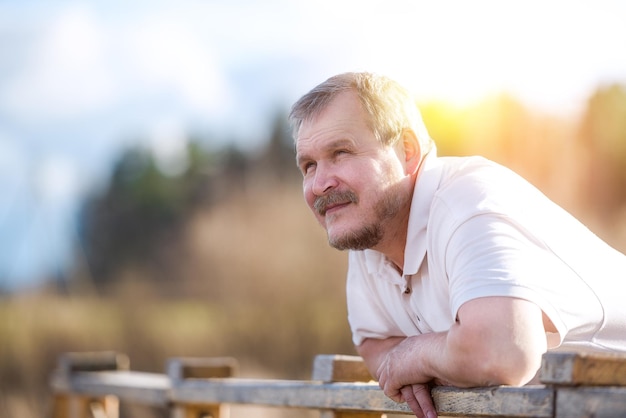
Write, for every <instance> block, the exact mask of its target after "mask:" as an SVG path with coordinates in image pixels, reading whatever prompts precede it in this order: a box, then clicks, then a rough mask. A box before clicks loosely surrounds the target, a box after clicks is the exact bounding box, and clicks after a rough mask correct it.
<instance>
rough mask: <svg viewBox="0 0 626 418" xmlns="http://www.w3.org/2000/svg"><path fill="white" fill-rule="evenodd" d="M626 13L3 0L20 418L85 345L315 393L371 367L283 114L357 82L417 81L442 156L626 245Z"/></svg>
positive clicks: (5, 198)
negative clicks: (476, 162)
mask: <svg viewBox="0 0 626 418" xmlns="http://www.w3.org/2000/svg"><path fill="white" fill-rule="evenodd" d="M625 17H626V3H624V2H620V1H619V0H614V1H611V0H593V1H591V0H589V1H576V0H574V1H571V0H570V1H551V2H543V1H538V0H537V1H525V2H516V3H513V2H499V1H495V0H493V1H486V0H478V1H473V2H464V1H446V0H444V1H437V2H434V1H420V0H384V1H382V0H362V1H341V0H316V1H297V2H296V1H287V0H266V1H263V2H257V1H252V0H234V1H228V2H226V1H217V0H213V1H211V0H210V1H199V0H198V1H194V0H180V1H175V2H174V1H164V0H152V1H141V0H140V1H134V2H122V1H116V0H113V1H110V0H109V1H102V0H94V1H91V2H84V1H61V0H59V1H49V2H43V1H34V0H33V1H30V0H28V1H17V0H3V1H2V0H0V416H2V417H11V418H12V417H20V418H31V417H32V418H34V417H41V416H45V415H46V413H47V412H48V410H49V404H50V395H49V392H48V388H47V385H48V377H49V375H50V373H51V372H52V370H53V369H54V367H55V363H56V360H57V358H58V356H59V354H60V353H62V352H66V351H90V350H116V351H120V352H124V353H126V354H128V355H129V356H130V360H131V368H132V369H135V370H142V371H150V372H163V371H164V367H165V362H166V360H167V359H168V358H170V357H180V356H200V357H209V356H233V357H236V358H237V359H238V360H239V362H240V364H241V369H240V374H241V375H242V376H245V377H268V378H304V379H305V378H307V377H308V376H309V375H310V371H311V364H312V361H313V357H314V356H315V355H316V354H322V353H343V354H354V350H353V348H352V345H351V342H350V335H349V329H348V325H347V320H346V312H345V303H344V298H345V291H344V276H345V270H346V260H345V254H344V253H341V252H338V251H335V250H332V249H330V248H328V246H327V243H326V237H325V234H324V232H323V231H322V230H321V228H319V227H318V226H317V224H316V223H315V221H314V219H313V217H312V216H311V215H310V214H309V213H308V212H307V209H306V207H305V205H304V201H303V199H302V196H301V179H300V175H299V173H298V171H297V169H296V167H295V163H294V155H293V143H292V139H291V136H290V132H289V130H288V126H287V122H286V116H287V113H288V110H289V107H290V105H291V104H292V103H293V102H294V101H295V100H297V98H298V97H300V96H301V95H302V94H304V93H305V92H306V91H308V90H309V89H310V88H312V87H313V86H315V85H316V84H318V83H319V82H321V81H323V80H325V79H326V78H328V77H329V76H331V75H334V74H336V73H339V72H344V71H360V70H367V71H373V72H379V73H383V74H387V75H389V76H391V77H393V78H395V79H397V80H398V81H400V82H401V83H403V84H405V85H406V86H407V87H408V88H410V89H411V90H412V91H414V92H415V94H416V101H417V102H418V104H419V105H420V108H421V109H422V112H423V116H424V119H425V120H426V123H427V125H428V127H429V130H430V132H431V135H432V136H433V138H435V140H436V141H437V143H438V147H439V153H440V154H441V155H469V154H482V155H485V156H487V157H489V158H492V159H494V160H496V161H498V162H500V163H502V164H505V165H507V166H509V167H510V168H512V169H514V170H516V171H517V172H519V173H520V174H522V175H524V176H525V177H526V178H528V179H529V180H530V181H531V182H533V183H534V184H535V185H537V186H538V187H539V188H540V189H541V190H543V191H544V192H545V193H546V194H547V195H548V196H550V197H551V198H552V199H553V200H555V201H556V202H557V203H559V204H561V205H562V206H564V207H565V208H566V209H568V210H569V211H570V212H572V213H573V214H574V215H576V216H577V217H578V218H579V219H581V220H582V221H583V222H585V223H586V224H587V225H588V226H589V227H590V228H591V229H592V230H594V231H595V232H596V233H597V234H598V235H600V236H601V237H602V238H604V239H605V240H606V241H608V242H609V243H610V244H611V245H613V246H614V247H616V248H617V249H619V250H620V251H622V252H624V251H626V209H625V208H626V56H625V55H624V51H626V25H624V24H623V22H624V18H625ZM122 412H123V415H124V416H140V417H144V416H145V417H153V416H165V415H163V411H154V410H138V409H132V410H131V409H124V410H123V411H122ZM292 414H293V416H301V413H300V412H295V413H292ZM242 416H251V414H250V412H249V411H248V412H246V413H245V414H244V415H242ZM274 416H275V415H274Z"/></svg>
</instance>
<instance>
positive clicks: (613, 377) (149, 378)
mask: <svg viewBox="0 0 626 418" xmlns="http://www.w3.org/2000/svg"><path fill="white" fill-rule="evenodd" d="M90 356H91V354H90ZM94 358H96V359H98V360H95V361H94V360H93V359H94ZM119 363H120V362H119V361H118V360H116V356H115V355H111V353H109V354H107V355H103V356H95V357H91V359H89V356H87V355H78V356H77V355H73V354H72V355H66V356H63V357H62V360H61V361H60V362H59V367H58V369H57V370H56V372H55V373H54V374H53V375H52V377H51V380H50V385H51V388H52V390H53V392H54V394H55V404H54V406H55V409H54V410H53V414H52V417H53V418H85V417H94V416H96V417H106V418H117V415H116V414H117V410H118V409H119V408H118V406H117V402H118V401H122V402H133V403H139V404H145V405H152V406H160V407H168V408H171V409H170V410H171V411H172V417H173V418H201V417H212V418H225V417H226V416H227V413H228V411H227V409H226V408H227V405H228V404H250V405H259V406H270V407H272V406H274V407H281V408H303V409H315V410H319V411H321V413H322V415H321V416H322V418H374V417H383V416H384V414H397V415H412V412H411V411H410V409H409V408H408V406H407V405H406V404H397V403H395V402H393V401H392V400H390V399H389V398H387V397H386V396H385V395H384V393H383V392H382V391H381V390H380V388H379V387H378V384H377V383H376V382H373V381H371V379H368V381H367V382H354V381H352V382H336V381H335V382H333V381H329V380H345V379H348V378H349V376H352V377H353V378H354V373H355V370H357V373H356V375H357V376H358V375H361V376H363V374H362V373H361V372H362V370H363V369H362V368H363V367H364V365H363V363H362V361H361V359H360V358H359V357H353V356H319V358H316V360H315V364H314V371H313V376H314V377H315V380H311V381H290V380H269V379H239V378H232V377H231V378H226V377H219V378H216V377H214V376H215V375H218V376H224V375H228V371H229V370H230V372H232V373H234V371H235V370H236V363H234V362H233V360H232V359H230V358H226V359H174V360H172V361H170V362H169V363H168V375H167V376H166V375H162V374H152V373H142V372H130V371H125V370H122V371H119V370H114V371H101V370H102V369H107V367H109V366H111V367H119ZM121 363H122V366H123V363H124V361H122V362H121ZM126 364H127V362H126ZM624 364H626V358H624V357H623V356H620V355H618V356H612V355H609V356H605V355H581V354H569V355H568V354H563V353H551V354H550V355H546V356H545V358H544V365H543V368H542V379H544V381H545V380H547V381H548V382H552V384H550V385H547V386H543V385H542V386H525V387H509V386H498V387H489V388H472V389H459V388H452V387H435V388H433V389H432V392H431V393H432V396H433V400H434V402H435V406H436V408H437V411H438V413H439V414H440V415H443V416H451V417H492V418H494V417H501V418H503V417H543V418H549V417H553V418H570V417H571V418H578V417H626V385H622V386H590V385H581V386H570V385H578V384H580V383H581V382H591V383H592V384H593V385H606V384H607V382H615V381H618V382H621V380H620V379H621V378H622V376H623V374H622V373H623V370H624V369H623V367H624ZM107 365H108V366H107ZM359 368H361V372H358V369H359ZM83 370H89V371H83ZM94 370H96V371H94ZM368 377H370V376H369V375H368ZM224 411H226V412H224Z"/></svg>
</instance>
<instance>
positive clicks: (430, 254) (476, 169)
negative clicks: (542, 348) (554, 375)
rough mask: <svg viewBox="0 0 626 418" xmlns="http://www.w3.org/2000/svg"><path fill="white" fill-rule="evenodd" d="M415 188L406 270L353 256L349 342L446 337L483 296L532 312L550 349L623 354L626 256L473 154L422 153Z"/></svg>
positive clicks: (373, 256) (368, 253) (379, 258)
mask: <svg viewBox="0 0 626 418" xmlns="http://www.w3.org/2000/svg"><path fill="white" fill-rule="evenodd" d="M431 154H433V155H429V156H428V157H427V158H426V161H425V162H424V167H423V170H422V172H421V173H420V175H419V177H418V180H417V182H416V185H415V192H414V195H413V200H412V203H411V215H410V218H409V226H408V238H407V243H406V248H405V261H404V268H403V274H399V273H398V272H397V270H396V269H395V268H394V267H393V266H392V265H391V263H390V262H389V261H388V260H387V259H386V257H385V256H384V255H382V253H379V252H377V251H374V250H365V251H351V252H350V254H349V267H348V279H347V296H348V319H349V322H350V326H351V329H352V334H353V341H354V343H355V344H356V345H359V344H360V343H361V342H362V341H363V339H364V338H387V337H392V336H411V335H417V334H422V333H428V332H433V331H434V332H438V331H446V330H448V329H449V328H450V326H451V325H452V324H453V323H454V320H455V318H456V315H457V312H458V310H459V307H460V306H461V305H462V304H464V303H465V302H467V301H469V300H472V299H475V298H480V297H485V296H510V297H516V298H521V299H525V300H529V301H531V302H534V303H535V304H537V305H538V306H539V307H540V308H541V309H542V310H543V312H544V313H545V314H546V315H547V316H548V317H549V318H550V319H551V320H552V322H553V323H554V325H555V327H556V328H557V330H558V334H554V335H548V344H549V348H556V347H557V346H561V347H562V348H567V349H578V348H580V349H594V350H602V351H615V350H617V351H626V297H625V294H626V292H625V291H624V289H625V288H626V256H624V255H623V254H621V253H619V252H618V251H616V250H614V249H613V248H611V247H610V246H608V245H607V244H606V243H604V242H603V241H602V240H600V239H599V238H598V237H597V236H595V235H594V234H593V233H592V232H590V231H589V230H588V229H587V228H586V227H585V226H583V225H582V224H581V223H580V222H579V221H577V220H576V219H574V218H573V217H572V216H571V215H570V214H568V213H567V212H565V211H564V210H563V209H561V208H560V207H559V206H557V205H556V204H555V203H553V202H552V201H550V200H549V199H548V198H547V197H546V196H545V195H543V194H542V193H541V192H540V191H539V190H537V189H536V188H535V187H533V186H532V185H531V184H529V183H528V182H527V181H525V180H524V179H522V178H521V177H520V176H518V175H517V174H515V173H513V172H512V171H510V170H508V169H507V168H505V167H502V166H500V165H498V164H496V163H493V162H491V161H488V160H486V159H484V158H481V157H444V158H438V157H437V156H436V155H434V152H433V153H431Z"/></svg>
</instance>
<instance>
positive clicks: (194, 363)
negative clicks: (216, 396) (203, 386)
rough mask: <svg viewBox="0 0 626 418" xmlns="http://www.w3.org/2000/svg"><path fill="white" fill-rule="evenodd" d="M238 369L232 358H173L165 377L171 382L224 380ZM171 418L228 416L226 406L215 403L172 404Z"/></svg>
mask: <svg viewBox="0 0 626 418" xmlns="http://www.w3.org/2000/svg"><path fill="white" fill-rule="evenodd" d="M238 369H239V364H238V362H237V360H235V359H234V358H232V357H210V358H195V357H182V358H174V359H171V360H169V361H168V363H167V375H168V377H169V378H170V380H171V381H172V382H180V381H183V380H186V379H207V378H226V377H231V376H234V375H235V374H236V373H237V370H238ZM171 415H172V417H173V418H196V417H211V418H227V417H229V416H230V408H229V406H228V405H226V404H224V403H221V402H217V403H210V402H202V403H195V404H182V403H176V402H173V403H172V407H171Z"/></svg>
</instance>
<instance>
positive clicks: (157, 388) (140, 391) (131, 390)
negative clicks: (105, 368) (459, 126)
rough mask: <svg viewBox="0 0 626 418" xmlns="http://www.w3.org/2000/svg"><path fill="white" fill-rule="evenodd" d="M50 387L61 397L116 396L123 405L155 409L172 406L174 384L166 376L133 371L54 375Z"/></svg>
mask: <svg viewBox="0 0 626 418" xmlns="http://www.w3.org/2000/svg"><path fill="white" fill-rule="evenodd" d="M50 386H51V388H52V390H53V391H55V392H57V393H59V394H74V395H82V396H88V397H101V396H102V397H103V396H106V395H113V396H117V397H118V399H119V400H120V401H129V402H136V403H140V404H144V405H153V406H167V405H168V403H169V396H168V393H169V389H170V380H169V379H168V378H167V377H166V376H165V375H162V374H154V373H143V372H129V371H113V372H76V373H72V374H69V375H68V374H64V373H54V374H53V375H52V377H51V379H50Z"/></svg>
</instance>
